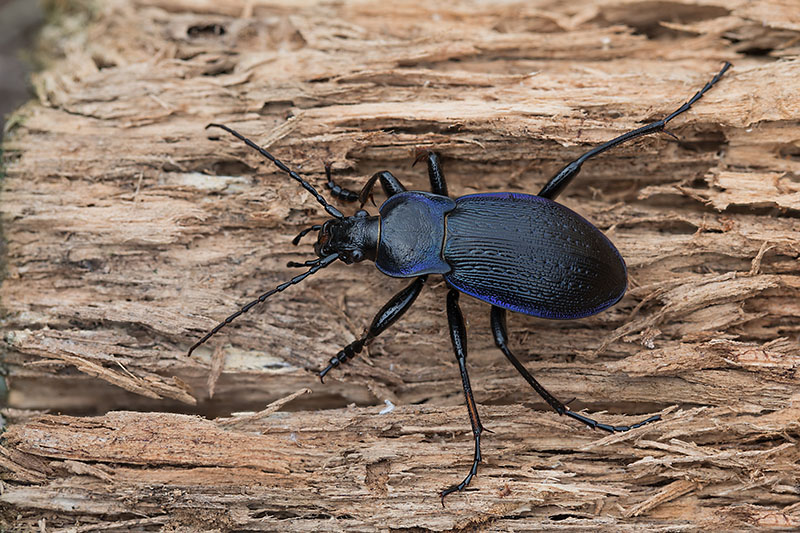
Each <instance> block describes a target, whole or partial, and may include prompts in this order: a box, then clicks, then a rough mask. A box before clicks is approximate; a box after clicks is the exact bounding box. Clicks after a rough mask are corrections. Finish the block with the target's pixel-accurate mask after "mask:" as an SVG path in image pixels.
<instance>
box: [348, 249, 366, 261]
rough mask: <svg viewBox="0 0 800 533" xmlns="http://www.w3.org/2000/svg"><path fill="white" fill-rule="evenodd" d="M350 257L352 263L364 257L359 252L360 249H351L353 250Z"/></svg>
mask: <svg viewBox="0 0 800 533" xmlns="http://www.w3.org/2000/svg"><path fill="white" fill-rule="evenodd" d="M350 259H351V260H352V261H353V262H354V263H358V262H359V261H361V260H362V259H364V254H363V253H361V250H353V252H352V253H351V254H350Z"/></svg>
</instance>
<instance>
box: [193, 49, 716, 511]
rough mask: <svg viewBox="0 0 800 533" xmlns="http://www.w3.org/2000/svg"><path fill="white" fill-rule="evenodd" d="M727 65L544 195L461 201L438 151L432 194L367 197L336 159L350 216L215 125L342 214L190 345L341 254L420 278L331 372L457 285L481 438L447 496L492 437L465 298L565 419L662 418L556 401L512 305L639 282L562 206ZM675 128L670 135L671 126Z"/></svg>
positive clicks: (581, 301)
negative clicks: (599, 162)
mask: <svg viewBox="0 0 800 533" xmlns="http://www.w3.org/2000/svg"><path fill="white" fill-rule="evenodd" d="M730 66H731V65H730V63H728V62H725V64H724V66H723V67H722V69H721V70H720V71H719V72H718V73H717V74H716V75H715V76H714V77H713V78H712V79H711V81H709V82H708V83H707V84H706V85H705V86H704V87H703V88H702V89H700V90H699V91H698V92H697V93H696V94H695V95H694V96H693V97H692V98H690V99H689V100H688V101H687V102H686V103H684V104H683V105H682V106H681V107H679V108H678V109H677V110H675V111H674V112H673V113H671V114H669V115H667V116H666V117H665V118H663V119H661V120H658V121H655V122H652V123H649V124H647V125H645V126H642V127H640V128H637V129H634V130H631V131H629V132H627V133H624V134H622V135H620V136H618V137H615V138H614V139H611V140H610V141H608V142H605V143H603V144H601V145H599V146H597V147H595V148H593V149H591V150H589V151H587V152H586V153H584V154H583V155H581V156H580V157H578V158H577V159H575V160H574V161H572V162H570V163H569V164H567V165H565V166H564V167H563V168H562V169H561V170H560V171H559V172H558V173H557V174H556V175H555V176H553V178H551V179H550V180H549V181H548V182H547V183H546V184H545V185H544V187H543V188H542V189H541V190H540V191H539V193H538V194H536V195H530V194H521V193H511V192H492V193H481V194H470V195H467V196H461V197H458V198H451V197H450V196H449V195H448V193H447V184H446V181H445V177H444V173H443V172H442V167H441V163H440V159H439V156H438V154H436V153H435V152H433V151H429V152H423V153H421V154H420V156H418V157H417V162H418V161H420V160H421V159H425V160H426V162H427V167H428V176H429V179H430V184H431V192H424V191H408V190H406V188H405V187H404V186H403V185H402V184H401V183H400V181H399V180H398V179H397V178H395V177H394V176H393V175H392V174H391V173H390V172H388V171H382V172H377V173H375V174H374V175H373V176H372V177H370V179H369V180H368V181H367V182H366V183H365V184H364V187H363V188H362V189H361V191H360V192H359V193H355V192H354V191H351V190H348V189H345V188H343V187H340V186H339V185H337V184H336V183H335V182H334V180H333V178H332V176H331V168H330V165H329V164H326V165H325V172H326V176H327V179H328V182H327V187H328V189H329V190H330V191H331V193H332V194H333V195H334V196H335V197H337V198H339V199H341V200H345V201H355V200H359V201H360V202H361V209H359V210H358V211H357V212H356V213H355V214H354V215H352V216H344V215H343V214H342V213H341V212H340V211H339V210H338V209H336V208H335V207H333V206H332V205H330V204H329V203H328V202H327V201H326V200H325V198H324V197H323V196H322V195H321V194H320V193H319V192H317V190H316V189H315V188H314V187H313V186H312V185H311V184H310V183H309V182H308V181H306V180H305V179H303V178H302V177H300V176H299V175H298V174H297V173H296V172H295V171H293V170H291V169H290V168H289V167H287V166H286V165H285V164H284V163H283V162H281V161H280V160H279V159H277V158H276V157H274V156H273V155H272V154H270V153H269V152H267V151H266V150H265V149H264V148H262V147H261V146H259V145H257V144H256V143H254V142H253V141H251V140H250V139H248V138H247V137H245V136H244V135H242V134H241V133H239V132H237V131H236V130H234V129H232V128H230V127H228V126H225V125H223V124H216V123H212V124H209V125H208V126H206V127H207V128H220V129H222V130H225V131H226V132H228V133H230V134H231V135H233V136H235V137H236V138H238V139H239V140H240V141H243V142H244V143H245V144H246V145H247V146H249V147H250V148H253V149H254V150H257V151H258V152H259V153H260V154H261V155H262V156H264V157H266V158H267V159H269V160H270V161H272V163H274V164H275V165H276V166H277V167H278V168H279V169H280V170H281V171H283V172H284V173H286V174H288V176H289V177H290V178H292V179H293V180H295V181H297V182H298V183H299V184H300V185H301V186H302V187H303V188H305V189H306V190H307V191H308V192H310V193H311V194H312V195H314V197H315V199H316V200H317V202H318V203H319V204H320V205H321V206H322V207H323V208H324V209H325V211H326V212H327V213H328V214H329V215H330V216H331V218H330V219H328V220H327V221H325V222H324V223H323V224H321V225H319V224H315V225H313V226H311V227H309V228H306V229H304V230H303V231H302V232H300V234H299V235H297V237H295V238H294V240H293V243H294V244H298V243H299V242H300V240H301V239H302V238H303V237H304V236H305V235H307V234H308V233H310V232H312V231H317V232H318V236H317V242H316V244H315V245H314V252H315V253H316V255H317V258H316V259H312V260H308V261H305V262H303V263H295V262H290V263H289V264H288V266H290V267H308V270H306V271H305V272H304V273H302V274H300V275H298V276H295V277H294V278H292V279H291V280H289V281H287V282H285V283H282V284H280V285H278V286H277V287H275V288H274V289H271V290H269V291H267V292H265V293H263V294H262V295H261V296H259V297H258V298H256V299H255V300H253V301H251V302H250V303H248V304H247V305H245V306H244V307H242V308H241V309H239V310H238V311H236V312H235V313H233V314H232V315H230V316H229V317H228V318H226V319H225V320H224V321H223V322H221V323H219V324H218V325H217V326H216V327H214V328H213V329H212V330H211V331H209V332H208V333H207V334H206V335H205V336H204V337H202V338H201V339H200V340H199V341H197V342H196V343H195V344H194V345H193V346H192V347H191V348H190V349H189V355H191V353H192V352H193V351H194V350H195V349H196V348H197V347H198V346H200V345H201V344H203V343H205V342H206V341H207V340H208V339H210V338H211V337H212V336H213V335H215V334H216V333H217V332H218V331H219V330H220V329H222V328H223V327H224V326H226V325H227V324H230V323H231V322H232V321H233V320H235V319H236V318H238V317H239V316H241V315H242V314H244V313H246V312H248V311H249V310H250V309H252V308H253V307H254V306H255V305H257V304H259V303H262V302H264V300H266V299H267V298H269V297H270V296H272V295H273V294H275V293H278V292H281V291H284V290H285V289H287V288H288V287H290V286H292V285H295V284H297V283H300V282H302V281H303V280H304V279H306V278H307V277H308V276H311V275H313V274H315V273H316V272H318V271H319V270H321V269H323V268H325V267H327V266H328V265H330V264H331V263H333V262H334V261H336V260H340V261H342V262H344V263H346V264H352V263H358V262H361V261H364V260H370V261H373V262H374V263H375V266H376V267H377V268H378V270H379V271H381V272H382V273H384V274H386V275H388V276H391V277H396V278H414V280H413V281H412V282H411V284H410V285H408V286H407V287H406V288H405V289H403V290H402V291H400V292H399V293H397V294H396V295H395V296H394V297H393V298H392V299H391V300H389V302H387V303H386V305H384V306H383V307H382V308H381V310H380V311H379V312H378V314H377V315H376V316H375V318H374V319H373V321H372V323H371V324H370V326H369V328H367V330H366V332H365V333H364V335H363V336H362V337H361V338H359V339H357V340H355V341H353V342H351V343H350V344H348V345H347V346H345V347H344V348H342V350H340V351H339V353H338V354H337V355H336V356H334V357H332V358H331V359H330V360H329V361H328V364H327V366H326V367H325V368H324V369H323V370H322V371H321V372H320V373H319V376H320V379H322V378H324V377H325V375H326V374H327V373H328V372H330V371H331V370H332V369H333V368H335V367H337V366H339V365H341V364H342V363H345V362H346V361H347V360H349V359H350V358H352V357H353V356H354V355H355V354H358V353H360V352H361V351H362V349H363V348H364V346H365V345H367V344H368V343H369V342H371V341H372V340H373V339H374V338H375V337H377V336H378V335H380V334H381V333H383V332H384V331H385V330H386V329H387V328H389V327H390V326H391V325H392V324H394V323H395V322H396V321H397V320H398V319H399V318H400V317H401V316H403V314H404V313H405V312H406V311H408V309H409V308H410V307H411V306H412V304H413V303H414V301H415V300H416V298H417V296H418V295H419V294H420V292H421V291H422V287H423V285H424V284H425V282H426V280H427V279H428V276H430V275H441V276H442V277H443V278H444V281H445V283H446V284H447V285H448V286H449V291H448V293H447V304H446V309H447V320H448V325H449V331H450V339H451V342H452V345H453V350H454V352H455V356H456V360H457V362H458V366H459V370H460V372H461V381H462V387H463V389H464V397H465V399H466V404H467V412H468V415H469V420H470V424H471V426H472V434H473V439H474V444H475V453H474V457H473V461H472V466H471V468H470V470H469V472H468V473H467V475H466V477H465V478H464V479H463V480H462V481H461V482H460V483H458V484H455V485H452V486H450V487H448V488H446V489H445V490H443V491H442V492H441V493H440V496H441V498H442V502H443V503H444V497H445V496H447V495H448V494H450V493H452V492H455V491H461V490H463V489H464V488H466V486H467V485H469V483H470V481H471V480H472V478H473V477H474V476H475V474H476V472H477V469H478V464H479V463H480V462H481V450H480V439H481V434H482V433H483V431H484V428H483V426H482V425H481V421H480V417H479V416H478V410H477V407H476V405H475V400H474V398H473V395H472V388H471V386H470V380H469V374H468V372H467V335H466V328H465V326H464V318H463V316H462V314H461V309H460V307H459V303H458V301H459V295H460V294H461V293H464V294H467V295H469V296H472V297H475V298H477V299H479V300H482V301H484V302H486V303H489V304H491V306H492V307H491V315H490V318H491V320H490V321H491V329H492V334H493V336H494V341H495V344H496V345H497V347H498V348H499V349H500V350H501V351H502V352H503V354H504V355H505V356H506V358H507V359H508V360H509V361H510V362H511V364H512V365H513V366H514V368H515V369H516V370H517V371H518V372H519V373H520V374H521V375H522V377H523V378H524V379H525V380H526V381H527V382H528V384H529V385H530V386H531V387H532V388H533V389H534V390H535V391H536V392H537V393H538V394H539V395H540V396H541V397H542V398H543V399H544V400H545V401H546V402H547V403H548V404H549V405H550V406H551V407H552V408H553V409H555V411H556V412H557V413H558V414H559V415H566V416H568V417H571V418H573V419H575V420H578V421H579V422H582V423H584V424H587V425H588V426H590V427H591V428H597V429H601V430H605V431H608V432H610V433H614V432H617V431H627V430H629V429H632V428H637V427H640V426H643V425H644V424H647V423H650V422H655V421H657V420H660V417H659V416H658V415H655V416H651V417H650V418H647V419H646V420H642V421H641V422H638V423H636V424H633V425H631V426H612V425H608V424H603V423H600V422H597V421H595V420H593V419H592V418H589V417H587V416H584V415H582V414H580V413H576V412H574V411H572V410H570V408H569V407H567V405H565V404H564V403H563V402H561V401H559V400H558V399H556V398H555V397H554V396H553V395H552V394H550V393H549V392H548V391H547V390H545V389H544V387H542V386H541V385H540V384H539V382H538V381H537V380H536V379H535V378H534V377H533V376H532V375H531V374H530V373H529V372H528V370H527V369H526V368H525V367H524V366H523V365H522V363H520V361H519V360H518V359H517V358H516V356H515V355H514V354H513V353H512V352H511V350H510V349H509V347H508V334H507V331H506V311H514V312H518V313H524V314H527V315H532V316H535V317H541V318H550V319H578V318H583V317H587V316H590V315H594V314H596V313H599V312H601V311H603V310H604V309H607V308H609V307H611V306H612V305H614V304H615V303H617V302H618V301H619V300H620V298H622V296H623V295H624V293H625V289H626V287H627V271H626V267H625V262H624V260H623V259H622V256H621V255H620V253H619V251H618V250H617V249H616V248H615V247H614V245H613V244H612V243H611V241H610V240H609V239H608V238H606V236H605V235H604V234H603V233H602V232H601V231H600V230H599V229H597V228H596V227H595V226H593V225H592V224H591V223H590V222H588V221H587V220H586V219H584V218H583V217H581V216H580V215H578V214H577V213H575V212H574V211H572V210H570V209H568V208H567V207H565V206H563V205H562V204H559V203H557V202H556V201H555V199H556V197H557V196H558V195H559V194H560V193H561V192H562V191H563V190H564V188H565V187H566V186H567V185H568V184H569V183H570V182H571V181H572V180H573V179H574V178H575V176H577V175H578V173H579V172H580V170H581V166H582V165H583V164H584V163H585V162H586V161H587V160H589V159H591V158H592V157H594V156H596V155H599V154H601V153H603V152H605V151H607V150H609V149H611V148H613V147H615V146H618V145H620V144H622V143H625V142H627V141H630V140H632V139H635V138H637V137H641V136H643V135H648V134H651V133H656V132H660V131H665V127H666V125H667V123H668V122H669V121H671V120H672V119H674V118H675V117H677V116H678V115H680V114H681V113H684V112H686V111H687V110H688V109H689V108H691V106H692V104H694V103H695V102H697V101H698V100H699V99H700V98H701V97H702V96H703V94H705V93H706V92H707V91H708V90H709V89H711V87H712V86H713V85H714V84H715V83H717V82H718V81H719V80H720V78H722V76H723V75H724V74H725V72H726V71H727V70H728V68H730ZM667 133H669V132H667ZM377 182H380V184H381V187H382V189H383V191H384V192H385V193H386V196H387V200H386V201H385V202H384V203H383V205H381V207H380V208H379V214H378V215H375V216H373V215H370V214H369V213H367V211H365V210H363V206H364V204H365V203H366V201H367V199H368V198H370V197H371V194H372V191H373V188H374V187H375V185H376V183H377Z"/></svg>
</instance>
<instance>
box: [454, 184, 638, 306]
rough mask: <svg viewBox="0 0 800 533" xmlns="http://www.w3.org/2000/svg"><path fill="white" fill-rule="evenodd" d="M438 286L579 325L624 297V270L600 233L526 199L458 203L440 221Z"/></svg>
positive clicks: (476, 198)
mask: <svg viewBox="0 0 800 533" xmlns="http://www.w3.org/2000/svg"><path fill="white" fill-rule="evenodd" d="M444 257H445V260H446V261H447V262H448V263H449V264H450V266H451V267H452V270H451V271H450V272H449V273H447V274H445V275H444V278H445V280H446V281H447V282H448V283H449V284H450V285H451V286H453V287H454V288H456V289H458V290H459V291H461V292H464V293H466V294H469V295H470V296H474V297H475V298H478V299H480V300H483V301H485V302H488V303H491V304H493V305H497V306H499V307H503V308H505V309H510V310H511V311H516V312H519V313H525V314H527V315H533V316H538V317H542V318H556V319H572V318H581V317H585V316H589V315H593V314H595V313H599V312H600V311H602V310H603V309H606V308H608V307H610V306H611V305H613V304H615V303H616V302H617V301H618V300H619V299H620V298H622V295H623V294H624V293H625V288H626V286H627V274H626V270H625V263H624V261H623V260H622V257H621V256H620V254H619V252H618V251H617V249H616V248H615V247H614V245H613V244H611V241H609V240H608V239H607V238H606V236H605V235H603V233H602V232H601V231H600V230H598V229H597V228H596V227H594V226H593V225H592V224H590V223H589V222H588V221H586V219H584V218H583V217H581V216H580V215H578V214H577V213H575V212H574V211H572V210H570V209H568V208H566V207H564V206H563V205H561V204H558V203H556V202H553V201H551V200H548V199H546V198H542V197H539V196H533V195H528V194H516V193H489V194H473V195H469V196H463V197H461V198H458V199H457V200H456V208H455V209H454V210H453V211H451V212H450V213H449V214H448V215H447V237H446V239H445V246H444Z"/></svg>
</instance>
